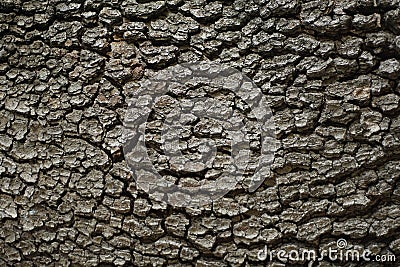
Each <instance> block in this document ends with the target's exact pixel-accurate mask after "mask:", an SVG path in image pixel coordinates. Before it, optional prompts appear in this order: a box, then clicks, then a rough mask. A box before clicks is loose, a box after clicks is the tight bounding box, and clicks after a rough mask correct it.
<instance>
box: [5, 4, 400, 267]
mask: <svg viewBox="0 0 400 267" xmlns="http://www.w3.org/2000/svg"><path fill="white" fill-rule="evenodd" d="M0 12H1V13H0V104H1V106H0V177H1V179H0V265H1V266H3V265H13V266H68V265H75V266H78V265H82V266H98V265H104V266H105V265H107V266H113V265H115V266H132V265H133V266H192V265H197V266H262V265H264V264H266V263H265V262H263V261H260V260H259V259H257V252H258V251H259V250H260V249H263V248H264V245H266V244H268V246H269V247H270V248H275V249H277V248H290V247H299V248H314V249H316V250H318V249H320V248H322V247H326V246H328V245H330V244H332V242H336V240H337V239H338V238H346V239H347V240H348V242H349V243H350V244H352V245H354V246H358V248H359V249H365V248H368V249H370V250H371V251H372V252H373V253H375V254H386V253H392V254H395V255H397V256H398V257H400V239H399V232H400V187H399V177H400V117H399V115H400V86H399V82H398V81H399V77H400V1H399V0H360V1H328V0H321V1H300V0H272V1H266V0H235V1H205V0H193V1H182V0H166V1H163V0H160V1H145V0H136V1H135V0H109V1H105V0H104V1H101V0H86V1H84V0H72V1H66V0H31V1H23V0H1V2H0ZM197 60H215V61H217V62H224V63H229V64H230V65H231V66H232V67H234V68H237V69H239V70H240V71H242V72H243V73H244V74H246V75H247V76H249V77H250V78H251V79H252V80H253V81H254V82H255V83H256V84H257V85H258V86H259V87H260V88H261V89H262V91H263V93H264V94H265V95H267V96H268V99H269V102H270V103H269V104H270V107H271V109H272V110H273V112H274V119H275V124H276V128H277V129H276V133H277V137H278V139H279V149H278V151H277V153H276V155H275V160H274V163H273V165H272V170H273V173H272V175H271V176H270V177H268V178H267V179H266V180H265V182H264V183H263V185H262V186H261V187H260V188H259V189H258V190H257V191H256V192H254V193H248V192H243V191H241V190H234V191H232V192H231V193H229V194H228V195H226V196H225V197H224V198H222V199H221V200H219V201H217V202H215V203H214V204H213V205H209V206H205V207H201V208H198V209H189V208H174V207H171V206H167V205H165V204H163V203H158V202H155V201H153V200H151V199H149V198H148V196H147V194H145V193H144V192H143V191H141V190H138V189H137V187H136V185H135V181H134V179H133V178H132V176H131V175H130V172H129V169H128V168H127V166H126V164H125V161H124V155H123V152H122V150H121V147H122V142H123V140H122V139H121V134H122V133H121V132H122V121H123V119H124V115H125V114H124V112H125V110H126V107H127V101H128V99H129V97H130V94H131V93H132V91H133V90H135V88H137V86H138V81H140V80H141V79H143V78H145V77H146V76H151V74H152V73H153V72H154V71H156V70H159V69H163V68H166V67H168V66H171V65H175V64H177V63H181V62H192V61H197ZM211 131H212V129H211ZM190 145H193V143H192V144H189V146H190ZM194 146H196V145H195V144H194ZM255 146H257V144H255ZM297 264H302V263H297ZM289 265H291V266H294V265H295V264H294V263H291V264H289ZM316 265H317V264H316ZM337 265H342V266H344V265H347V266H379V264H377V263H367V262H357V263H337V262H333V263H329V262H323V263H319V265H318V266H337Z"/></svg>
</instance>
